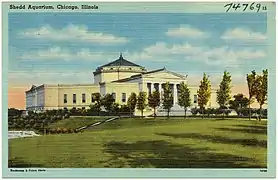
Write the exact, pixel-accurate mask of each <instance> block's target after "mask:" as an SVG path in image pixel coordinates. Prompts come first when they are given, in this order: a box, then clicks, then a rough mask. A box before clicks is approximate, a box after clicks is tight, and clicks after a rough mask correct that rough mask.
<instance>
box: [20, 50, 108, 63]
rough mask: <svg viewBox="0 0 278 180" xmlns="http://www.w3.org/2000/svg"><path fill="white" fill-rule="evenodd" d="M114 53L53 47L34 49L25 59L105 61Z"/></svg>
mask: <svg viewBox="0 0 278 180" xmlns="http://www.w3.org/2000/svg"><path fill="white" fill-rule="evenodd" d="M111 56H113V55H112V53H105V52H92V51H90V50H89V49H87V48H83V49H80V50H79V51H78V52H71V51H70V50H68V49H62V48H60V47H52V48H49V49H46V50H38V51H32V52H28V53H25V54H23V55H22V56H21V57H20V59H23V60H64V61H71V60H72V61H82V60H88V61H103V60H107V59H105V58H111Z"/></svg>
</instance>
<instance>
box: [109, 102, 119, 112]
mask: <svg viewBox="0 0 278 180" xmlns="http://www.w3.org/2000/svg"><path fill="white" fill-rule="evenodd" d="M111 111H112V112H113V113H115V114H116V115H118V114H119V112H120V104H119V103H115V102H114V103H113V104H112V107H111Z"/></svg>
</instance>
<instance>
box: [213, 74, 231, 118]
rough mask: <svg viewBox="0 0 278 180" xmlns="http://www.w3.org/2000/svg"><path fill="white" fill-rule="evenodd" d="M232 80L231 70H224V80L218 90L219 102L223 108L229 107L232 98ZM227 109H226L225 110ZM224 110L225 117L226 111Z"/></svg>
mask: <svg viewBox="0 0 278 180" xmlns="http://www.w3.org/2000/svg"><path fill="white" fill-rule="evenodd" d="M231 82H232V78H231V75H230V73H229V72H227V71H224V75H223V78H222V81H221V82H220V85H219V89H218V90H217V91H216V95H217V103H218V104H219V106H220V108H221V109H223V110H224V109H227V106H228V104H229V101H230V99H231ZM224 111H225V110H224ZM224 111H223V118H225V113H224Z"/></svg>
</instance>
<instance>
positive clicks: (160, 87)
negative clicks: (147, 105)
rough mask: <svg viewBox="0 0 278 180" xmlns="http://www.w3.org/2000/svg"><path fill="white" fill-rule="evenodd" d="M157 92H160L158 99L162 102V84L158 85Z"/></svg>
mask: <svg viewBox="0 0 278 180" xmlns="http://www.w3.org/2000/svg"><path fill="white" fill-rule="evenodd" d="M159 92H160V98H161V100H162V97H163V88H162V83H159Z"/></svg>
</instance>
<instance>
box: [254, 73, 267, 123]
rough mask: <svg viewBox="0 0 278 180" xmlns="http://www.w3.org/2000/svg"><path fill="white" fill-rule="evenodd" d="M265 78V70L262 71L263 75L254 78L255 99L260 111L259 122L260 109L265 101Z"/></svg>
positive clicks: (260, 113)
mask: <svg viewBox="0 0 278 180" xmlns="http://www.w3.org/2000/svg"><path fill="white" fill-rule="evenodd" d="M267 76H268V72H267V69H266V70H263V75H258V76H257V77H256V83H255V84H256V87H257V91H256V99H257V102H258V103H259V105H260V111H259V120H260V121H261V117H262V107H263V105H264V104H265V101H266V100H267Z"/></svg>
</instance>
